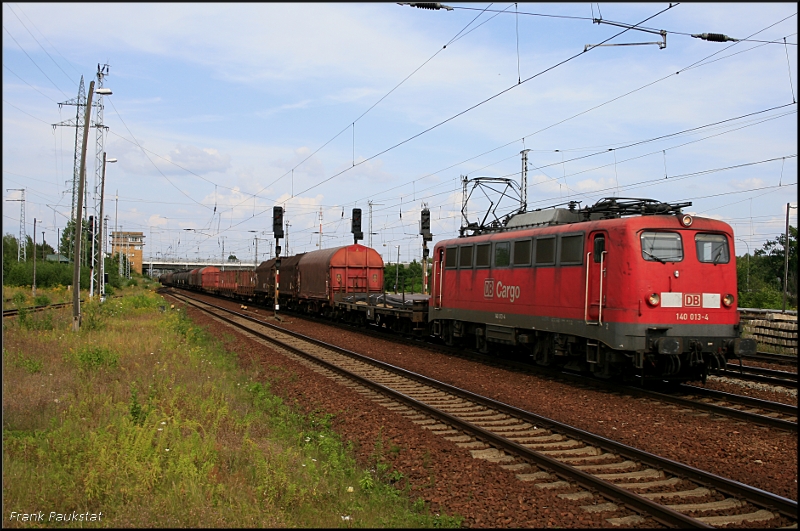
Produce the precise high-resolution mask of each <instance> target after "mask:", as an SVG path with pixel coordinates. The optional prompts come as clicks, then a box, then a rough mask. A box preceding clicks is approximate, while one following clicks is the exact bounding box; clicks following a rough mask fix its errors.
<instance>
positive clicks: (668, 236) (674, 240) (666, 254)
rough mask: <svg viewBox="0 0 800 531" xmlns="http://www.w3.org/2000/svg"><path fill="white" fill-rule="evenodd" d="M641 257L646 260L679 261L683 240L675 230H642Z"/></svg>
mask: <svg viewBox="0 0 800 531" xmlns="http://www.w3.org/2000/svg"><path fill="white" fill-rule="evenodd" d="M640 239H641V242H642V258H644V259H645V260H647V261H648V262H661V263H662V264H666V263H667V262H681V261H682V260H683V242H682V241H681V235H680V234H678V233H677V232H649V231H645V232H642V235H641V237H640Z"/></svg>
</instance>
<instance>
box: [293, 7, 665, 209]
mask: <svg viewBox="0 0 800 531" xmlns="http://www.w3.org/2000/svg"><path fill="white" fill-rule="evenodd" d="M676 5H677V4H676ZM673 7H674V5H670V6H669V7H667V8H665V9H662V10H661V11H659V12H658V13H656V14H655V15H652V16H650V17H647V18H646V19H644V20H643V21H642V22H646V21H648V20H650V19H651V18H654V17H657V16H658V15H660V14H662V13H664V12H666V11H668V10H670V9H672V8H673ZM639 24H641V22H640V23H639ZM639 24H636V25H634V27H632V28H625V29H623V30H622V31H620V32H618V33H617V34H615V35H613V36H611V37H609V38H607V39H605V40H604V41H602V42H601V43H600V44H603V43H606V42H608V41H610V40H611V39H614V38H616V37H618V36H620V35H622V34H623V33H625V32H627V31H629V30H631V29H634V28H635V26H638V25H639ZM592 49H593V48H592ZM588 51H591V49H590V50H585V49H584V50H583V51H581V52H578V53H576V54H575V55H572V56H570V57H568V58H566V59H564V60H562V61H559V62H558V63H556V64H554V65H552V66H550V67H548V68H545V69H544V70H541V71H540V72H538V73H536V74H534V75H532V76H530V77H528V78H526V79H524V80H522V81H521V82H519V83H517V84H515V85H512V86H510V87H508V88H506V89H504V90H502V91H500V92H498V93H496V94H494V95H493V96H490V97H488V98H486V99H484V100H483V101H481V102H479V103H476V104H475V105H473V106H471V107H469V108H467V109H465V110H463V111H461V112H459V113H457V114H454V115H453V116H451V117H449V118H447V119H445V120H442V121H441V122H439V123H437V124H436V125H433V126H431V127H429V128H427V129H425V130H424V131H421V132H419V133H417V134H416V135H413V136H411V137H409V138H407V139H405V140H403V141H402V142H398V143H397V144H395V145H393V146H391V147H389V148H386V149H384V150H383V151H381V152H379V153H376V154H375V155H372V156H371V157H369V158H367V159H364V160H362V161H360V162H359V163H358V164H354V165H353V166H352V167H350V168H346V169H344V170H342V171H340V172H339V173H336V174H334V175H332V176H330V177H328V178H327V179H324V180H322V181H320V182H318V183H317V184H315V185H313V186H311V187H309V188H306V189H305V190H303V191H302V192H300V193H299V194H298V195H302V194H304V193H306V192H308V191H310V190H313V189H314V188H316V187H317V186H320V185H322V184H324V183H326V182H328V181H330V180H332V179H334V178H336V177H338V176H339V175H342V174H343V173H345V172H347V171H349V170H351V169H352V168H353V167H355V166H358V165H361V164H363V163H365V162H367V161H370V160H372V159H374V158H376V157H379V156H381V155H383V154H384V153H387V152H389V151H391V150H393V149H396V148H398V147H400V146H402V145H403V144H406V143H408V142H410V141H412V140H414V139H415V138H418V137H420V136H422V135H424V134H425V133H428V132H430V131H433V130H434V129H436V128H437V127H440V126H442V125H444V124H446V123H448V122H450V121H452V120H454V119H456V118H458V117H459V116H462V115H464V114H466V113H468V112H470V111H472V110H473V109H476V108H478V107H480V106H481V105H483V104H485V103H488V102H490V101H492V100H493V99H495V98H497V97H499V96H502V95H503V94H505V93H506V92H509V91H511V90H513V89H515V88H517V87H519V86H520V85H522V84H524V83H527V82H528V81H531V80H532V79H535V78H537V77H539V76H541V75H543V74H545V73H547V72H549V71H551V70H554V69H555V68H558V67H559V66H562V65H564V64H566V63H568V62H570V61H572V60H573V59H575V58H577V57H580V56H581V55H583V54H585V53H587V52H588Z"/></svg>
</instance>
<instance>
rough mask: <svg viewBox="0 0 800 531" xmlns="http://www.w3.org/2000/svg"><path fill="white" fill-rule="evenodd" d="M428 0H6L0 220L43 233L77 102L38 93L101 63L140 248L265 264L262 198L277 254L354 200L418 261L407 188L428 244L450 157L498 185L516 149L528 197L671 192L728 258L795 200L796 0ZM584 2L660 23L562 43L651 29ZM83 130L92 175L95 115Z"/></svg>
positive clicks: (333, 231) (339, 236)
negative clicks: (524, 166) (711, 229)
mask: <svg viewBox="0 0 800 531" xmlns="http://www.w3.org/2000/svg"><path fill="white" fill-rule="evenodd" d="M448 5H451V6H453V7H454V8H455V9H453V10H452V11H447V10H439V11H430V10H424V9H416V8H412V7H409V6H400V5H397V4H394V3H384V4H363V3H358V4H274V3H270V4H250V3H246V4H207V3H202V4H185V3H179V4H119V3H111V4H102V3H100V4H84V3H81V4H68V3H57V4H39V3H34V4H25V3H4V4H3V197H4V199H5V200H6V201H4V209H3V232H4V233H11V234H15V235H16V234H18V233H19V220H20V211H19V205H20V203H19V202H10V201H7V200H12V199H16V198H18V197H19V192H15V191H8V189H17V188H25V190H26V200H27V201H26V225H27V227H26V232H27V234H28V235H31V234H32V233H33V220H34V218H36V219H37V220H38V221H37V233H38V235H37V240H39V241H40V240H41V231H42V230H44V231H45V239H46V241H47V242H48V243H52V242H54V241H55V239H56V229H57V228H60V229H62V230H63V227H64V225H65V224H66V221H67V219H68V217H69V215H70V208H71V194H70V191H69V188H70V186H71V182H72V173H73V170H72V167H73V155H74V141H75V134H74V129H71V128H68V127H57V128H55V129H54V128H53V127H52V126H51V124H55V123H59V122H62V121H65V120H68V119H69V118H70V117H73V118H74V109H75V108H74V107H69V106H63V107H61V108H59V105H58V104H59V103H61V102H65V101H67V100H70V99H72V98H75V97H76V95H77V92H78V84H79V80H80V77H81V75H83V76H84V79H85V85H86V88H87V90H88V87H89V82H90V81H92V80H93V79H94V78H95V74H96V71H97V65H98V63H100V64H108V65H110V70H109V75H108V76H107V77H106V78H105V79H104V86H105V87H107V88H110V89H111V90H112V91H113V95H111V96H106V97H105V98H103V103H104V120H103V122H104V124H105V125H106V126H108V132H107V133H106V137H105V141H104V142H105V150H106V152H107V153H108V156H109V157H113V158H116V159H118V162H117V163H116V164H110V165H108V171H107V177H106V204H105V212H106V213H107V215H108V216H109V218H110V227H111V229H113V227H114V223H115V220H116V223H117V225H118V226H120V227H122V229H123V230H136V231H142V232H144V234H145V237H146V246H145V256H149V255H151V254H152V255H153V256H155V255H156V253H158V256H171V257H181V258H190V259H195V258H198V257H199V258H212V257H221V256H222V254H223V246H224V254H225V255H228V254H235V255H236V256H237V257H238V258H239V259H241V260H243V261H251V260H253V259H254V258H255V256H254V253H255V249H254V237H258V238H260V239H261V240H260V241H259V249H258V251H259V257H258V258H259V260H263V259H266V258H267V257H268V253H269V249H270V241H271V240H272V207H273V206H274V205H276V204H280V205H282V206H284V208H285V210H286V218H285V219H286V220H288V221H289V222H290V228H289V247H290V252H292V253H296V252H304V251H311V250H314V249H316V248H317V246H318V244H319V241H320V235H319V231H320V211H321V212H322V216H321V217H322V221H321V223H322V246H323V247H332V246H337V245H344V244H347V243H351V242H352V236H351V235H350V221H349V218H350V212H351V210H352V208H353V207H360V208H361V209H362V210H363V212H364V214H363V220H364V221H363V231H364V233H365V235H366V234H367V233H368V232H369V225H368V224H369V221H368V220H369V206H368V203H369V202H370V201H371V202H372V203H373V214H372V232H373V233H374V234H373V239H372V244H373V246H374V247H376V248H377V249H378V250H379V251H380V252H381V254H382V255H383V256H384V259H385V260H387V261H388V260H389V258H390V257H391V260H392V261H394V260H396V256H397V247H396V246H398V245H399V246H400V258H401V260H402V261H408V260H411V259H413V258H417V259H419V258H420V257H421V243H422V242H421V237H419V236H418V235H417V233H418V220H419V212H420V208H421V206H422V204H423V202H424V203H426V204H427V205H428V207H429V208H430V210H431V213H432V232H433V233H434V241H437V240H440V239H446V238H450V237H453V236H455V235H456V234H457V232H458V228H459V226H460V223H461V195H462V194H461V183H460V176H462V175H466V176H468V177H505V178H513V179H515V180H517V181H518V180H519V177H520V169H521V159H520V151H521V150H523V149H530V150H531V151H530V152H529V154H528V161H529V162H528V168H529V171H528V190H527V195H528V205H529V207H530V208H540V207H546V206H550V205H554V204H557V203H564V202H566V201H570V200H575V201H581V202H582V205H589V204H593V203H594V202H596V201H597V200H598V199H600V198H602V197H607V196H614V195H616V196H620V197H647V198H653V199H658V200H661V201H670V202H676V201H692V202H693V205H692V206H691V207H689V208H688V209H686V211H687V212H690V213H694V214H697V215H701V216H708V217H713V218H717V219H722V220H724V221H726V222H728V223H730V224H731V225H732V226H733V228H734V231H735V233H736V238H737V241H736V245H737V254H738V255H742V254H744V253H745V252H746V251H747V248H748V247H749V248H750V250H751V251H752V250H755V249H757V248H759V247H760V246H761V245H762V244H763V243H764V241H766V240H767V239H772V238H775V237H776V236H777V235H778V234H781V233H782V232H783V230H784V223H785V212H786V204H787V203H791V204H792V205H796V204H797V184H796V183H797V158H796V156H797V123H798V122H797V114H796V113H797V105H796V103H794V101H795V100H796V98H797V92H798V82H797V66H798V65H797V46H796V43H797V33H796V28H797V15H796V12H797V6H796V4H795V3H773V4H770V3H758V4H755V3H751V4H748V3H730V4H720V3H711V4H695V3H687V4H679V5H677V6H673V7H671V8H670V7H669V4H666V3H664V4H654V3H647V4H630V3H623V4H604V3H601V4H589V3H580V4H578V3H570V4H524V3H520V4H518V8H517V9H518V11H519V14H515V5H514V4H508V3H505V4H459V3H451V4H448ZM484 9H486V10H485V11H482V10H484ZM545 15H546V16H545ZM592 18H602V20H604V21H615V22H622V23H626V24H629V25H633V24H639V23H641V26H642V27H645V28H649V29H654V30H665V31H666V32H667V37H666V43H667V45H666V47H665V48H663V49H660V48H659V46H657V45H652V44H650V45H640V46H602V47H596V48H592V49H589V50H588V51H586V52H585V53H582V52H584V49H585V46H586V45H587V44H599V43H603V42H606V41H607V43H608V44H612V43H617V44H623V43H643V42H656V41H661V40H662V38H661V36H660V35H655V34H653V33H648V32H643V31H635V30H629V31H626V32H624V33H622V34H621V35H617V34H618V33H620V32H622V31H623V28H621V27H618V26H614V25H610V24H597V23H593V22H592ZM643 21H645V22H643ZM698 33H723V34H725V35H728V36H731V37H734V38H738V39H749V40H746V41H745V40H742V41H739V42H725V43H720V42H708V41H704V40H701V39H697V38H692V37H691V36H690V35H691V34H698ZM615 35H617V36H616V37H615ZM784 38H785V39H786V43H787V44H786V45H784V44H783V42H784ZM608 39H610V40H608ZM768 41H778V42H779V44H774V43H768ZM445 45H446V46H445ZM404 80H405V81H404ZM487 100H488V101H487ZM482 102H484V103H482ZM478 104H480V105H478ZM425 131H427V132H425ZM423 132H424V134H420V133H423ZM89 148H90V149H89V152H88V156H87V161H88V162H87V176H88V180H87V183H88V185H89V186H90V188H94V175H95V169H94V160H95V153H94V151H95V130H94V129H92V131H91V133H90V141H89ZM117 193H118V197H119V199H118V202H115V200H114V198H115V194H117ZM494 199H496V198H494ZM505 201H506V202H503V203H501V204H500V210H501V211H504V212H505V211H510V210H512V209H513V208H514V207H515V205H513V204H511V203H508V202H507V201H508V200H505ZM90 202H91V204H92V205H94V204H95V203H96V201H95V200H90ZM487 204H488V203H487V200H486V199H480V200H479V199H476V200H474V201H472V202H471V203H470V205H469V208H468V212H469V214H470V218H471V219H470V220H471V221H474V220H475V219H476V218H477V217H478V215H480V214H481V212H482V211H483V210H484V209H485V208H486V206H487ZM92 208H93V207H92ZM791 223H792V224H793V225H795V226H796V224H797V210H796V209H793V210H791ZM185 229H195V230H193V231H187V230H185ZM363 243H368V240H365V241H364V242H363ZM283 245H284V250H285V249H286V246H285V242H283Z"/></svg>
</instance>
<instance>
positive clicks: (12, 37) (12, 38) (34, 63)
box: [3, 26, 67, 98]
mask: <svg viewBox="0 0 800 531" xmlns="http://www.w3.org/2000/svg"><path fill="white" fill-rule="evenodd" d="M3 29H4V30H6V33H8V36H9V37H11V40H13V41H14V42H15V43H17V46H19V49H20V50H22V53H24V54H25V55H26V56H27V57H28V59H30V60H31V63H33V65H34V66H35V67H36V68H38V69H39V72H41V73H42V74H43V75H44V77H46V78H47V80H48V81H49V82H50V83H53V86H54V87H55V88H56V89H57V90H58V91H59V92H60V93H61V94H64V91H63V90H61V89H60V88H58V85H56V84H55V82H53V80H52V79H50V76H48V75H47V74H45V73H44V70H42V68H41V67H40V66H39V65H38V64H37V63H36V61H34V60H33V57H31V56H30V55H28V52H26V51H25V48H23V47H22V45H20V43H18V42H17V39H15V38H14V36H13V35H12V34H11V32H10V31H8V28H6V27H5V26H3ZM64 97H65V98H66V97H67V95H66V94H64Z"/></svg>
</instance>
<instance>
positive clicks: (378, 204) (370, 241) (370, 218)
mask: <svg viewBox="0 0 800 531" xmlns="http://www.w3.org/2000/svg"><path fill="white" fill-rule="evenodd" d="M367 204H368V205H369V238H367V241H368V242H369V246H370V247H372V235H373V234H377V233H375V232H372V206H373V205H375V206H383V203H373V202H372V201H367Z"/></svg>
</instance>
